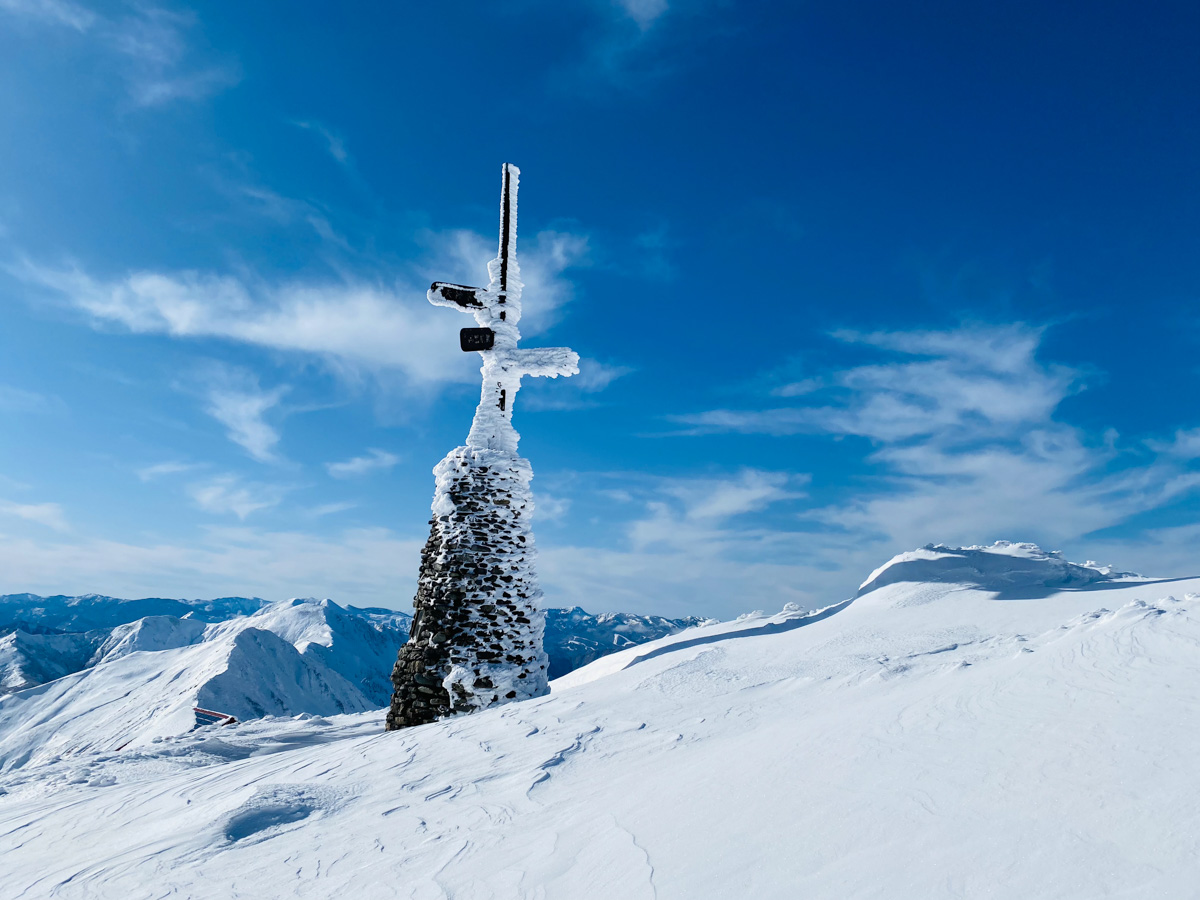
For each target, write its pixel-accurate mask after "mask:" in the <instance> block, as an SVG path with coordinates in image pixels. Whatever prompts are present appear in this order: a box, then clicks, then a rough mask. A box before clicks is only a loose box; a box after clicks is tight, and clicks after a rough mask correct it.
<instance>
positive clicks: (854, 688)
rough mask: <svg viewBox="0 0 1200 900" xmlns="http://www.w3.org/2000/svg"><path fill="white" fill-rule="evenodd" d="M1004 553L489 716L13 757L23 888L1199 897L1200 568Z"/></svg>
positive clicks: (705, 639) (577, 681) (655, 651)
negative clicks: (1105, 567) (1041, 564)
mask: <svg viewBox="0 0 1200 900" xmlns="http://www.w3.org/2000/svg"><path fill="white" fill-rule="evenodd" d="M947 552H948V553H950V554H951V555H953V553H954V551H947ZM964 552H965V551H964ZM971 552H972V553H974V552H975V551H971ZM978 552H981V553H988V554H990V557H989V558H988V559H987V560H985V561H984V562H986V563H987V565H984V566H980V565H972V566H971V567H970V568H972V569H974V570H975V571H976V572H978V573H981V574H976V575H975V576H973V577H972V578H970V579H964V578H963V577H962V576H960V575H955V576H954V577H953V578H947V579H935V580H933V581H911V580H908V579H907V578H897V577H895V576H897V575H900V574H901V571H896V572H892V573H891V576H889V577H885V578H883V579H881V580H880V581H879V583H880V586H879V587H877V588H875V589H874V590H870V591H867V592H865V593H863V594H862V595H860V596H859V597H857V598H856V599H854V600H853V601H847V602H844V603H841V604H837V605H835V606H832V607H830V608H829V609H827V610H825V611H823V612H821V613H818V614H805V613H803V612H801V611H798V610H788V611H785V612H784V613H781V614H779V615H776V616H770V617H762V616H751V617H747V618H744V619H742V620H739V621H737V622H733V623H726V624H723V625H715V626H706V627H704V628H699V629H694V630H691V631H688V632H685V633H682V634H678V635H674V636H671V637H668V638H665V639H662V640H660V641H656V642H653V643H650V644H646V645H643V646H639V647H634V648H632V649H629V650H625V651H622V652H621V653H618V654H614V655H611V656H608V657H605V658H603V659H601V660H598V661H597V662H595V663H593V664H592V665H590V666H587V667H585V668H583V669H580V670H578V671H577V672H574V673H572V674H571V675H570V676H568V677H567V678H563V679H559V680H558V681H556V682H555V683H554V684H553V693H552V694H551V695H550V696H549V697H545V698H540V699H537V700H533V701H529V702H526V703H520V704H514V705H512V706H508V707H503V708H500V709H496V710H492V711H488V712H484V713H481V714H479V715H476V716H471V717H467V718H462V719H451V720H448V721H445V722H439V723H436V724H433V725H429V726H424V727H420V728H414V729H408V730H404V731H400V732H394V733H390V734H388V733H384V732H383V731H382V714H381V713H367V714H363V715H353V716H339V717H336V718H299V719H282V720H281V719H275V720H270V719H266V720H261V721H257V722H251V723H247V724H243V725H238V726H233V727H229V728H208V729H202V730H200V731H197V732H194V733H192V734H190V735H187V736H185V737H181V738H174V739H170V740H165V741H162V742H161V743H159V744H154V745H148V746H143V747H140V748H133V747H131V748H127V749H126V750H124V751H121V752H119V753H118V752H106V753H99V754H93V755H81V756H75V757H71V758H64V759H60V760H57V761H46V762H44V763H43V764H42V765H40V766H37V767H26V768H24V769H21V770H17V771H15V772H10V773H9V774H8V775H6V776H3V777H0V790H4V791H7V793H6V794H5V795H3V796H0V842H2V843H3V846H4V847H5V852H4V853H0V884H3V885H5V888H6V890H7V891H8V892H9V893H10V894H11V896H13V897H59V898H83V897H88V898H108V897H112V898H118V897H119V898H122V900H126V898H129V900H135V898H150V897H161V896H181V897H239V896H288V897H293V896H295V897H313V898H326V897H328V898H334V897H344V896H353V897H355V898H356V900H373V898H389V900H390V898H393V897H412V898H425V897H430V898H442V897H456V898H541V900H559V898H594V897H621V898H631V900H640V898H651V897H654V898H658V900H670V898H688V900H704V898H721V900H725V898H733V897H755V898H759V900H773V898H781V900H782V898H788V900H791V898H794V897H805V896H811V897H837V898H859V897H862V898H866V897H872V898H890V900H896V898H900V900H903V898H921V900H926V898H951V897H954V898H960V897H1020V898H1022V900H1025V898H1095V897H1104V896H1113V897H1115V896H1120V897H1122V898H1151V897H1172V898H1174V897H1190V896H1193V895H1194V893H1195V884H1196V883H1198V882H1200V839H1198V838H1197V835H1200V804H1197V803H1196V801H1195V798H1196V796H1200V765H1198V763H1200V759H1198V758H1197V757H1198V755H1200V750H1197V747H1198V746H1200V740H1198V738H1200V726H1198V725H1197V724H1196V723H1197V721H1200V579H1177V580H1172V581H1162V580H1159V581H1155V580H1149V579H1133V578H1128V577H1114V576H1112V575H1106V574H1105V573H1103V572H1099V575H1100V577H1098V578H1095V579H1093V580H1091V581H1088V582H1086V583H1082V584H1080V583H1078V582H1072V584H1070V585H1068V586H1066V587H1065V588H1064V587H1062V586H1061V585H1058V586H1056V585H1053V584H1043V585H1042V586H1041V588H1040V589H1038V590H1036V591H1035V590H1033V589H1032V587H1029V586H1027V587H1025V588H1022V590H1021V591H1020V594H1021V595H1020V596H1017V597H1014V596H1013V594H1012V592H1011V591H1010V590H1009V586H1010V584H1011V583H1012V581H1013V580H1014V578H1015V577H1016V576H1015V575H1014V574H1013V573H1014V571H1015V569H1016V568H1021V567H1024V566H1026V564H1027V562H1028V560H1029V559H1031V558H1032V553H1031V552H1030V553H1026V554H1024V555H1016V556H1014V555H1012V554H1009V553H1005V552H1004V551H1003V549H995V548H993V549H990V550H979V551H978ZM910 556H911V555H906V556H905V557H898V558H897V560H895V561H894V565H895V566H896V567H899V566H905V565H907V564H908V563H909V562H911V561H912V560H911V558H909V557H910ZM1005 557H1007V558H1008V559H1009V560H1012V561H1013V562H1012V563H1010V564H1009V565H1011V566H1012V567H1015V568H1006V567H1005V565H1004V562H1005ZM978 561H979V560H978V559H976V562H978ZM992 564H995V568H989V567H988V566H990V565H992ZM1047 565H1050V566H1052V565H1053V564H1052V563H1047ZM887 568H889V567H885V569H884V570H882V571H881V572H877V573H875V575H874V576H872V580H876V579H879V578H880V576H881V575H887ZM1097 571H1099V570H1097ZM1020 580H1024V581H1026V582H1028V579H1025V578H1024V577H1023V576H1022V577H1021V579H1020ZM138 656H139V654H133V655H132V656H130V657H126V659H136V658H137V657H138ZM97 823H103V824H102V825H97Z"/></svg>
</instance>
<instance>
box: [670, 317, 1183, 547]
mask: <svg viewBox="0 0 1200 900" xmlns="http://www.w3.org/2000/svg"><path fill="white" fill-rule="evenodd" d="M836 336H837V337H838V338H839V339H841V340H842V341H844V342H846V343H850V344H857V345H860V346H867V347H872V348H876V349H878V350H879V351H881V352H882V353H885V354H889V355H890V356H891V358H890V359H886V360H884V361H881V362H879V363H875V364H871V365H862V366H856V367H852V368H848V369H844V370H841V371H837V372H833V373H830V374H829V375H828V376H827V377H825V378H824V379H822V382H821V383H820V384H818V385H816V386H814V390H813V391H812V392H807V391H804V392H800V393H799V394H798V395H797V396H801V397H804V398H805V399H807V400H809V404H808V405H798V406H791V407H786V408H775V409H766V410H713V411H709V412H704V413H699V414H695V415H689V416H681V417H679V421H681V422H684V423H686V424H688V425H691V426H692V427H693V429H694V430H693V433H707V432H717V431H736V432H742V433H763V434H774V435H784V434H793V433H797V432H804V433H810V434H824V435H829V436H834V437H848V436H857V437H863V438H867V439H868V440H870V441H871V442H872V444H873V445H874V449H873V450H866V449H864V451H863V456H864V461H865V462H866V463H867V464H869V465H871V466H874V467H876V468H877V469H879V470H881V471H882V473H883V477H882V479H881V480H879V481H877V482H876V483H875V485H874V486H873V487H872V486H870V485H867V486H866V487H865V489H864V490H863V491H861V492H860V493H859V494H857V495H856V496H854V497H852V498H851V499H849V500H847V501H845V502H842V503H839V504H838V505H836V506H830V507H827V508H824V509H819V510H813V511H811V512H809V513H808V514H807V516H808V518H810V519H811V520H812V521H814V522H818V523H820V524H822V525H824V526H827V527H833V528H835V529H837V530H838V531H840V532H843V533H846V534H848V535H853V536H854V539H855V540H860V541H863V540H869V541H877V542H883V543H885V544H887V545H888V546H892V547H899V548H908V547H913V546H920V545H921V544H924V543H927V542H929V541H946V542H949V543H963V542H966V543H978V542H980V541H984V540H991V539H993V538H1006V537H1009V536H1011V535H1014V534H1016V535H1025V536H1035V537H1036V536H1040V537H1041V538H1042V539H1045V540H1051V541H1054V542H1058V543H1061V542H1066V541H1070V540H1076V539H1079V538H1081V537H1082V536H1084V535H1086V534H1088V533H1090V532H1094V531H1097V530H1100V529H1103V528H1107V527H1111V526H1114V525H1116V524H1119V523H1121V522H1123V521H1125V520H1127V519H1128V518H1130V517H1131V516H1133V515H1135V514H1137V513H1141V512H1144V511H1147V510H1151V509H1155V508H1157V507H1159V506H1162V505H1163V504H1165V503H1168V502H1171V501H1172V500H1173V499H1174V498H1176V497H1178V496H1180V495H1182V494H1183V493H1185V492H1188V491H1192V490H1194V489H1196V488H1197V487H1198V486H1200V473H1195V472H1189V471H1186V470H1185V469H1183V468H1182V467H1181V466H1180V465H1179V464H1178V462H1177V461H1176V460H1173V459H1171V458H1169V457H1170V456H1177V457H1178V456H1186V452H1185V451H1186V450H1187V448H1189V447H1190V433H1182V432H1181V434H1180V435H1179V436H1177V438H1176V441H1175V442H1174V444H1172V445H1171V447H1170V448H1165V447H1164V448H1160V449H1162V450H1164V453H1165V455H1164V456H1160V457H1159V458H1156V459H1151V460H1145V459H1139V458H1138V457H1137V456H1136V454H1133V455H1130V454H1128V453H1123V452H1122V451H1121V450H1120V449H1119V448H1118V447H1117V446H1116V445H1115V444H1114V440H1113V439H1106V440H1104V441H1100V442H1096V441H1090V440H1088V439H1087V437H1086V435H1085V434H1084V433H1083V432H1082V431H1080V430H1079V429H1077V428H1074V427H1072V426H1070V425H1067V424H1064V423H1062V422H1059V421H1056V420H1055V411H1056V409H1057V407H1058V406H1059V404H1060V403H1061V402H1062V401H1063V400H1064V399H1065V398H1066V397H1068V396H1070V395H1071V394H1073V393H1074V392H1076V391H1078V390H1080V389H1081V388H1082V385H1083V382H1084V375H1083V373H1082V372H1080V371H1077V370H1074V369H1071V368H1068V367H1065V366H1060V365H1054V364H1049V363H1044V362H1042V361H1040V360H1039V359H1038V355H1037V354H1038V350H1039V348H1040V345H1041V338H1042V331H1041V330H1040V329H1036V328H1030V327H1027V326H1023V325H1009V326H994V327H987V326H970V327H963V328H958V329H953V330H948V331H914V332H899V333H870V334H863V333H858V332H840V333H838V334H837V335H836Z"/></svg>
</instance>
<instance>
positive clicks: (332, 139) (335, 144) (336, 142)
mask: <svg viewBox="0 0 1200 900" xmlns="http://www.w3.org/2000/svg"><path fill="white" fill-rule="evenodd" d="M292 124H293V125H295V126H296V127H297V128H303V129H305V130H306V131H311V132H313V133H314V134H317V135H320V137H321V138H322V139H323V140H324V141H325V148H326V149H327V150H328V151H329V155H330V156H332V157H333V158H334V159H335V160H337V161H338V162H339V163H341V164H342V165H346V164H347V163H348V162H349V161H350V154H349V153H347V152H346V140H345V138H343V137H342V136H341V135H339V134H338V133H337V132H335V131H333V130H331V129H330V128H329V127H328V126H325V125H322V124H321V123H320V122H293V123H292Z"/></svg>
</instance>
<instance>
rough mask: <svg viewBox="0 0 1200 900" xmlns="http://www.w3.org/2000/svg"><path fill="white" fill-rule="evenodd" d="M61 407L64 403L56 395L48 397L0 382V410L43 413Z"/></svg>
mask: <svg viewBox="0 0 1200 900" xmlns="http://www.w3.org/2000/svg"><path fill="white" fill-rule="evenodd" d="M62 409H65V404H64V403H63V402H62V400H61V399H59V398H58V397H48V396H46V395H45V394H38V393H36V392H34V391H27V390H24V389H23V388H16V387H12V386H10V385H7V384H0V410H4V411H5V412H32V413H44V412H52V411H56V410H62Z"/></svg>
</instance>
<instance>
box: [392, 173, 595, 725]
mask: <svg viewBox="0 0 1200 900" xmlns="http://www.w3.org/2000/svg"><path fill="white" fill-rule="evenodd" d="M519 177H520V171H519V170H518V169H517V167H516V166H513V165H509V164H505V166H504V167H503V190H502V195H501V207H500V251H499V254H498V255H497V257H496V259H494V260H492V261H491V262H490V263H488V274H489V278H490V280H489V283H488V286H487V287H486V288H472V287H466V286H465V285H456V284H445V283H443V282H435V283H434V285H433V286H432V287H431V288H430V289H429V301H430V302H431V303H433V304H434V305H436V306H449V307H453V308H456V309H459V310H462V311H463V312H469V313H472V314H473V315H474V317H475V321H476V323H477V325H478V326H479V327H477V328H464V329H462V332H461V333H460V338H459V343H460V346H461V348H462V349H463V350H465V351H478V352H479V354H480V357H481V358H482V360H483V367H482V369H481V370H480V371H481V373H482V375H483V389H482V391H481V396H480V400H479V406H478V408H477V409H476V411H475V419H474V421H473V422H472V425H471V432H470V434H469V435H468V436H467V443H466V445H464V446H462V447H456V448H455V449H454V450H452V451H451V452H450V453H449V454H448V455H447V456H446V458H445V459H443V460H442V461H441V462H440V463H438V464H437V466H436V467H435V468H434V470H433V474H434V477H435V480H436V486H435V489H434V496H433V517H432V518H431V519H430V520H429V525H430V529H429V540H428V541H427V542H426V543H425V548H424V550H423V551H422V552H421V569H420V574H419V578H418V583H417V596H416V598H415V599H414V601H413V607H414V610H415V612H414V615H413V621H412V628H411V634H410V636H409V641H408V643H407V644H405V645H404V646H403V647H402V648H401V649H400V654H399V657H398V658H397V660H396V666H395V668H394V669H393V670H392V684H393V685H394V686H395V693H394V694H393V695H392V705H391V708H390V710H389V711H388V715H387V728H388V730H389V731H393V730H395V729H398V728H405V727H407V726H410V725H423V724H425V723H427V722H432V721H434V720H436V719H439V718H442V717H444V716H449V715H456V714H459V713H465V712H473V711H475V710H479V709H485V708H487V707H489V706H495V705H498V704H501V703H508V702H510V701H512V700H524V699H527V698H530V697H539V696H542V695H543V694H545V693H547V691H548V690H549V686H548V683H547V678H546V670H547V667H548V662H547V658H546V653H545V651H544V650H543V648H542V638H543V631H544V618H543V614H542V610H541V607H540V601H541V597H542V592H541V589H540V588H539V587H538V583H537V575H536V573H535V571H534V565H533V563H534V558H535V550H534V546H533V531H532V530H531V528H530V521H529V520H530V516H531V515H532V513H533V497H532V494H531V493H530V490H529V482H530V479H532V477H533V469H532V468H531V467H530V465H529V461H528V460H525V459H522V458H521V457H520V456H518V455H517V442H518V440H519V439H520V435H518V434H517V432H516V431H515V430H514V429H513V427H512V407H513V401H514V400H515V398H516V394H517V391H518V390H520V387H521V378H522V377H523V376H525V375H547V376H550V377H557V376H558V375H574V374H576V373H578V371H579V366H578V363H579V357H578V355H577V354H575V353H573V352H572V351H570V350H567V349H565V348H561V347H558V348H547V349H538V350H521V349H518V348H517V342H518V340H519V339H520V332H519V331H518V329H517V323H518V322H519V321H520V318H521V287H522V284H521V280H520V270H519V268H518V266H517V257H516V237H517V184H518V179H519Z"/></svg>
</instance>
